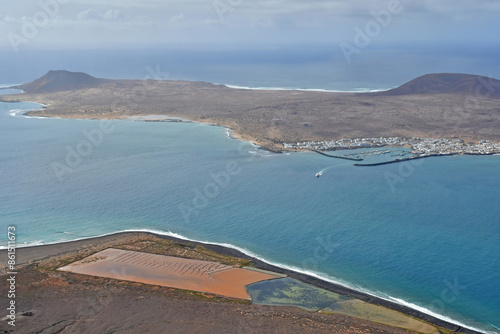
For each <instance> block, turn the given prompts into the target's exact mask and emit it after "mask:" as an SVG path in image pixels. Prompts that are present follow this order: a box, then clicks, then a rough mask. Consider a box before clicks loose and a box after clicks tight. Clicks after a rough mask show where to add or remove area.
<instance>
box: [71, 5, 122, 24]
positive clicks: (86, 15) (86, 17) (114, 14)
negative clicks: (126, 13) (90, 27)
mask: <svg viewBox="0 0 500 334" xmlns="http://www.w3.org/2000/svg"><path fill="white" fill-rule="evenodd" d="M120 14H121V12H120V11H119V10H117V9H109V10H108V11H106V12H105V13H99V12H98V11H97V10H95V9H93V8H89V9H86V10H84V11H82V12H80V13H78V14H77V15H76V18H77V19H78V20H79V21H114V20H118V19H119V18H120Z"/></svg>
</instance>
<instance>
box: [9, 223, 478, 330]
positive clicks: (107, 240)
mask: <svg viewBox="0 0 500 334" xmlns="http://www.w3.org/2000/svg"><path fill="white" fill-rule="evenodd" d="M144 235H151V236H155V237H159V238H162V239H165V240H169V241H175V242H177V243H180V244H184V245H188V246H189V245H191V246H192V245H201V246H203V247H205V248H206V249H208V250H210V251H213V252H216V253H218V254H221V255H224V256H231V257H237V258H242V259H248V260H250V261H251V262H252V263H253V264H254V266H255V267H256V268H258V269H263V270H267V271H271V272H275V273H279V274H284V275H287V276H289V277H291V278H295V279H297V280H299V281H302V282H304V283H309V284H312V285H315V286H317V287H320V288H323V289H325V290H328V291H331V292H334V293H338V294H340V295H344V296H349V297H354V298H356V299H360V300H362V301H365V302H368V303H370V304H374V305H381V306H384V307H386V308H389V309H392V310H396V311H398V312H401V313H403V314H406V315H409V316H411V317H414V318H417V319H420V320H423V321H425V322H428V323H431V324H433V325H436V326H439V327H442V328H446V329H448V330H451V331H455V332H460V333H479V332H476V331H473V330H469V329H464V328H462V327H460V326H458V325H456V324H452V323H449V322H446V321H442V320H440V319H437V318H435V317H432V316H429V315H427V314H424V313H422V312H419V311H416V310H413V309H411V308H408V307H406V306H403V305H399V304H396V303H392V302H389V301H387V300H384V299H381V298H378V297H375V296H372V295H369V294H366V293H363V292H360V291H355V290H352V289H349V288H346V287H344V286H341V285H338V284H334V283H330V282H327V281H324V280H321V279H318V278H315V277H312V276H309V275H306V274H302V273H298V272H294V271H292V270H288V269H284V268H280V267H277V266H274V265H271V264H268V263H266V262H264V261H261V260H259V259H256V258H252V257H250V256H248V255H246V254H243V253H241V252H240V251H238V250H236V249H232V248H227V247H223V246H219V245H212V244H204V243H200V242H195V241H187V240H183V239H178V238H174V237H170V236H165V235H158V234H154V233H150V232H120V233H116V234H112V235H107V236H102V237H96V238H89V239H84V240H78V241H69V242H63V243H58V244H51V245H41V246H33V247H25V248H19V249H18V250H17V265H18V266H19V267H21V268H22V267H26V266H29V264H31V263H33V262H36V261H40V260H49V259H51V258H55V257H59V256H63V255H67V254H71V253H74V252H75V251H79V252H82V251H83V252H90V251H91V250H94V249H96V248H98V249H100V248H103V247H106V245H112V244H114V243H117V242H120V241H123V240H124V239H133V238H137V237H140V236H144ZM6 253H7V251H6V250H0V257H5V256H6V255H7V254H6ZM19 271H20V272H22V269H20V270H19Z"/></svg>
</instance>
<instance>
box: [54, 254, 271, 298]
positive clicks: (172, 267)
mask: <svg viewBox="0 0 500 334" xmlns="http://www.w3.org/2000/svg"><path fill="white" fill-rule="evenodd" d="M59 270H62V271H69V272H72V273H77V274H84V275H92V276H99V277H108V278H115V279H120V280H125V281H133V282H140V283H146V284H154V285H161V286H168V287H172V288H177V289H184V290H193V291H200V292H208V293H213V294H217V295H221V296H226V297H232V298H239V299H250V296H249V295H248V293H247V292H246V289H245V286H247V285H248V284H252V283H256V282H260V281H265V280H269V279H275V278H278V277H280V276H279V275H274V274H272V273H263V272H258V271H254V270H249V269H242V268H234V267H231V266H227V265H223V264H220V263H217V262H211V261H201V260H191V259H184V258H178V257H172V256H166V255H156V254H149V253H142V252H134V251H127V250H121V249H114V248H108V249H106V250H103V251H101V252H98V253H95V254H93V255H91V256H88V257H86V258H84V259H82V260H80V261H77V262H73V263H71V264H69V265H67V266H64V267H61V268H59Z"/></svg>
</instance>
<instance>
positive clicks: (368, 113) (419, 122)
mask: <svg viewBox="0 0 500 334" xmlns="http://www.w3.org/2000/svg"><path fill="white" fill-rule="evenodd" d="M67 73H70V72H67ZM49 74H50V73H49ZM49 74H48V75H49ZM69 75H71V74H69ZM436 76H437V77H438V78H440V77H439V75H436ZM469 77H470V76H467V78H469ZM433 78H434V77H433ZM458 78H460V77H458ZM49 79H50V78H49ZM52 79H53V80H52V81H51V82H50V85H51V86H50V87H51V90H49V91H44V90H43V89H42V88H43V87H45V88H46V87H47V85H48V84H47V83H46V82H47V80H48V79H47V78H45V77H44V80H42V81H39V82H36V85H32V86H26V87H28V88H30V87H31V90H30V89H28V93H25V94H22V95H13V96H3V97H2V99H3V100H9V101H15V100H22V101H35V102H41V103H44V104H46V105H47V108H46V109H45V110H43V111H38V112H34V113H33V114H36V115H40V116H58V117H70V118H110V119H116V118H126V117H128V116H131V115H168V116H176V117H183V118H187V119H190V120H193V121H199V122H209V123H212V124H216V125H222V126H226V127H229V128H232V129H234V131H235V134H236V135H237V136H239V137H241V138H244V139H248V140H252V141H254V142H257V143H259V144H261V145H263V146H265V147H266V148H269V149H274V150H282V149H283V146H282V143H284V142H298V141H316V140H331V139H341V138H363V137H380V136H383V137H390V136H401V137H413V136H418V137H435V138H438V137H440V138H456V137H458V138H461V139H465V140H473V141H477V140H480V139H489V140H494V141H500V132H499V131H498V129H499V128H500V99H499V98H498V94H496V93H498V92H497V91H496V90H498V91H500V87H497V86H496V84H495V85H493V86H491V87H489V86H484V87H483V86H481V85H486V84H485V83H484V81H485V80H486V79H484V80H482V81H481V80H475V81H474V80H472V81H471V80H470V79H467V80H468V81H467V80H465V79H464V80H462V81H463V82H465V83H467V86H466V88H463V85H458V84H455V83H454V84H453V86H452V87H451V86H450V85H449V84H448V83H447V82H446V81H444V83H443V82H441V81H439V82H440V85H437V86H436V83H435V82H430V81H429V80H428V79H426V80H424V79H420V80H418V79H416V80H414V81H415V82H412V85H410V86H408V84H407V85H406V86H402V89H401V90H399V91H398V90H395V92H393V94H386V93H374V94H372V93H365V94H352V93H330V92H311V91H258V90H245V89H232V88H227V87H225V86H220V85H213V84H209V83H203V82H186V81H152V80H148V81H146V80H144V81H141V80H98V81H97V82H93V81H90V83H89V84H87V86H86V88H81V85H76V84H74V83H73V81H75V80H69V79H68V78H66V79H65V80H64V81H61V82H62V83H61V84H60V85H59V87H58V86H57V84H56V83H57V80H61V79H60V76H57V77H55V78H52ZM70 79H74V78H73V77H71V78H70ZM434 79H435V78H434ZM445 79H447V77H445ZM86 80H87V81H89V80H90V79H88V78H87V79H86ZM87 81H85V82H87ZM54 82H55V83H54ZM495 82H496V81H495ZM44 84H45V85H46V86H44ZM65 85H69V86H67V87H66V86H65ZM426 85H429V87H430V88H429V89H427V90H426V89H423V88H422V87H427V86H426ZM34 86H36V87H35V88H33V87H34ZM448 86H449V87H448ZM40 87H42V88H40ZM54 87H55V88H54ZM64 87H66V88H64ZM73 87H76V88H73ZM408 87H409V88H408ZM413 87H417V88H413ZM435 87H438V88H435ZM454 87H459V88H460V90H457V88H454ZM403 88H404V89H403ZM452 88H453V89H452ZM58 89H59V90H58ZM61 89H64V90H61ZM412 89H414V90H415V92H416V93H412V91H411V90H412ZM432 89H433V90H432ZM421 91H425V92H427V93H425V94H421V93H419V92H421ZM429 91H430V92H429ZM490 91H492V92H493V93H495V94H493V93H490Z"/></svg>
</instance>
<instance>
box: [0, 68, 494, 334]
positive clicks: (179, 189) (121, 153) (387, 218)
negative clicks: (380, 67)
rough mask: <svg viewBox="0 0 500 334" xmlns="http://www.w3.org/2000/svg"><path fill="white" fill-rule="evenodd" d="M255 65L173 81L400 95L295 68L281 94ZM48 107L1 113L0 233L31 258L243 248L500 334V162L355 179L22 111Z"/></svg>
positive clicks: (206, 132)
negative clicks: (167, 238) (204, 246)
mask: <svg viewBox="0 0 500 334" xmlns="http://www.w3.org/2000/svg"><path fill="white" fill-rule="evenodd" d="M302 65H303V64H302ZM103 66H104V65H103ZM141 66H142V65H141ZM146 66H149V64H146V65H144V67H143V68H145V67H146ZM151 66H156V64H154V62H152V65H151ZM234 66H235V68H236V67H237V66H236V65H234ZM254 66H257V65H255V64H254V65H249V66H246V67H245V66H240V67H238V68H239V72H238V74H235V75H234V78H233V79H232V81H231V80H229V77H230V73H232V72H231V71H227V72H224V73H225V74H224V76H222V75H221V77H219V78H217V77H216V75H215V74H214V73H215V72H214V73H212V72H210V71H211V67H210V66H208V65H206V64H205V65H203V64H201V65H199V67H200V68H204V69H205V70H206V71H208V72H210V73H211V74H207V75H206V77H204V76H203V70H200V73H202V74H201V75H200V77H196V76H195V75H194V74H192V73H194V72H189V70H186V72H185V77H182V73H179V74H177V76H178V77H179V78H183V79H192V80H206V81H209V80H210V81H213V82H219V83H225V84H231V85H239V86H253V87H273V86H274V87H294V88H316V89H339V90H344V89H345V90H353V89H356V88H366V89H377V88H388V87H391V86H394V85H397V82H396V81H397V80H395V81H393V82H391V81H390V80H389V79H388V77H384V79H383V80H381V81H380V82H375V83H373V82H371V81H370V80H367V81H366V82H362V81H361V80H360V81H359V82H356V83H353V82H349V83H347V82H345V81H344V82H343V84H338V85H334V84H332V83H331V82H332V81H329V80H327V79H325V78H322V79H320V78H316V79H315V80H313V78H309V79H304V80H303V81H301V79H300V77H301V74H300V73H301V72H304V71H306V68H304V67H300V68H301V70H300V71H298V72H297V71H294V66H295V65H289V66H288V67H279V66H278V68H275V71H276V73H277V74H276V75H278V74H280V73H281V74H280V75H281V77H282V78H285V79H279V78H277V77H273V79H272V80H271V79H269V80H268V81H267V82H264V81H260V82H255V85H252V82H250V80H246V79H241V80H238V77H240V78H248V77H250V76H251V74H250V73H254V71H255V68H257V67H254ZM258 66H260V68H261V70H262V71H263V72H265V68H266V67H267V69H269V70H270V69H272V68H274V67H273V66H272V64H271V65H270V64H267V65H266V64H261V65H258ZM283 66H284V65H283ZM309 66H311V67H310V68H315V67H318V68H320V67H321V65H320V64H319V63H311V64H310V65H309ZM137 68H139V67H137ZM186 68H188V66H186ZM285 68H286V70H285ZM48 69H50V68H47V70H48ZM71 69H72V70H75V68H71ZM37 71H38V72H40V69H37ZM44 71H45V70H43V71H41V72H44ZM137 71H138V73H139V72H140V70H137ZM193 71H194V70H193ZM318 71H319V70H318ZM34 72H36V71H34ZM38 72H37V73H36V75H35V74H34V75H33V77H31V78H30V80H31V79H34V78H36V77H37V76H39V74H40V73H38ZM96 72H98V70H96ZM102 73H103V74H102V75H99V73H93V74H94V75H97V76H103V77H104V76H106V75H105V74H106V73H104V72H102ZM144 73H146V72H144ZM190 73H191V74H190ZM41 74H43V73H41ZM246 74H248V76H247V75H246ZM129 75H130V76H135V77H137V78H141V76H140V75H138V74H137V73H135V72H133V73H132V72H131V73H129ZM144 75H145V74H144ZM191 75H192V76H191ZM123 76H127V74H124V75H123ZM7 77H8V79H4V80H2V81H3V82H1V81H0V83H5V84H9V83H19V82H23V81H28V80H26V77H27V75H25V74H20V75H19V76H17V77H16V75H15V74H14V73H10V74H9V75H8V76H7ZM291 77H293V78H294V80H291V79H290V80H288V79H286V78H291ZM359 77H360V78H361V75H359ZM0 79H1V78H0ZM37 107H38V105H36V104H30V103H0V142H1V143H2V144H1V145H0V233H4V235H5V236H6V234H7V226H11V225H15V226H16V227H17V237H18V240H17V241H18V243H19V244H20V245H21V244H22V245H26V246H27V245H35V244H46V243H56V242H62V241H67V240H75V239H81V238H88V237H92V236H98V235H103V234H107V233H113V232H118V231H124V230H150V231H156V232H159V233H164V234H169V235H173V236H181V237H183V238H188V239H193V240H198V241H205V242H211V243H218V244H223V245H226V246H231V247H234V248H237V249H240V250H242V251H244V252H246V253H248V254H250V255H253V256H255V257H258V258H261V259H263V260H265V261H268V262H270V263H274V264H277V265H280V266H283V267H288V268H292V269H294V270H298V271H301V272H306V273H309V274H312V275H315V276H317V277H321V278H323V279H326V280H331V281H335V282H339V283H341V284H344V285H346V286H350V287H354V288H356V289H359V290H362V291H365V292H368V293H371V294H374V295H377V296H380V297H383V298H386V299H389V300H392V301H395V302H399V303H402V304H405V305H408V306H411V307H414V308H417V309H419V310H421V311H424V312H427V313H431V314H434V315H437V316H439V317H441V318H443V319H448V320H450V321H454V322H456V323H461V324H463V325H465V326H467V327H471V328H476V329H481V330H483V331H489V332H491V333H500V329H499V328H500V297H499V296H500V284H499V282H500V261H499V258H500V220H499V218H498V217H500V156H490V157H472V156H458V157H441V158H429V159H425V160H419V161H418V163H417V162H415V163H414V164H413V165H412V164H409V163H408V164H393V165H385V166H379V167H372V168H359V167H354V166H352V163H350V162H349V161H343V160H335V159H330V158H327V157H324V156H320V155H318V154H316V153H293V154H273V153H269V152H266V151H263V150H260V149H258V148H257V147H255V146H254V145H252V144H251V143H248V142H242V141H239V140H236V139H233V138H231V136H230V132H229V131H228V130H227V129H224V128H220V127H214V126H209V125H202V124H195V123H150V122H138V121H130V120H123V121H112V122H111V123H101V122H100V121H91V120H68V119H41V118H26V117H22V116H20V115H17V116H14V115H15V114H16V112H15V111H14V112H13V111H12V110H16V109H33V108H37ZM89 138H90V139H89ZM395 151H398V150H395ZM75 152H77V154H76V153H75ZM78 152H79V153H78ZM381 158H382V157H380V159H381ZM321 170H323V171H324V173H323V175H322V176H321V177H320V178H316V177H315V174H316V173H317V172H319V171H321ZM394 180H397V181H394ZM1 231H4V232H1ZM1 240H2V243H1V245H2V246H5V244H6V241H5V240H6V238H4V237H2V238H1Z"/></svg>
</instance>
